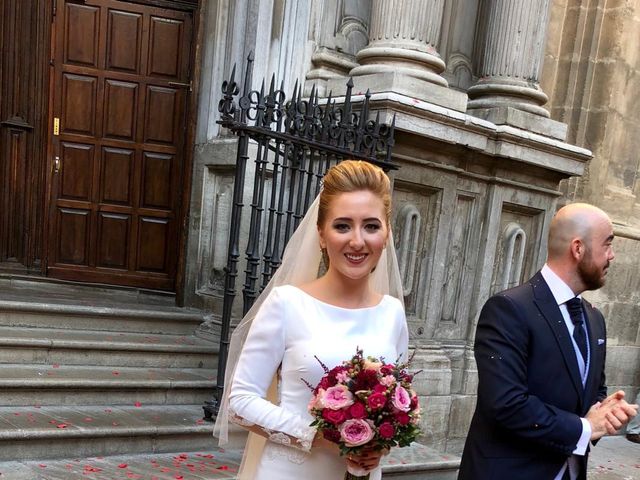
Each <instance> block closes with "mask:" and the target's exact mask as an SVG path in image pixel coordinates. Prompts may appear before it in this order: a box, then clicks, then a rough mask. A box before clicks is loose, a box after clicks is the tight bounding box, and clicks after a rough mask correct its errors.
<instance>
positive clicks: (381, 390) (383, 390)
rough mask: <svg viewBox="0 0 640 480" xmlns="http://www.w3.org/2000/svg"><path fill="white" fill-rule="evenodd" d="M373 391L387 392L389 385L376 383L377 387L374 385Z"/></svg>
mask: <svg viewBox="0 0 640 480" xmlns="http://www.w3.org/2000/svg"><path fill="white" fill-rule="evenodd" d="M373 391H374V392H375V393H387V387H385V386H384V385H382V384H381V383H379V384H378V385H376V386H375V387H373Z"/></svg>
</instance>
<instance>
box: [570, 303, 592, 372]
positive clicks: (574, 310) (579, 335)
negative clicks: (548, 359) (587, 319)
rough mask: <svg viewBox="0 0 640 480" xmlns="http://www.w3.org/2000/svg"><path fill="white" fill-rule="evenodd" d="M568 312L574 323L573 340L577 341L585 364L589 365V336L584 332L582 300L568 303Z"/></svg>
mask: <svg viewBox="0 0 640 480" xmlns="http://www.w3.org/2000/svg"><path fill="white" fill-rule="evenodd" d="M566 305H567V310H569V316H570V317H571V321H572V322H573V326H574V328H573V339H574V340H575V341H576V344H577V345H578V348H579V349H580V353H582V359H583V360H584V363H585V364H586V363H587V335H586V334H585V332H584V328H583V326H582V324H583V320H582V300H580V299H579V298H577V297H574V298H572V299H571V300H569V301H568V302H567V303H566Z"/></svg>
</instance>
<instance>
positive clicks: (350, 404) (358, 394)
mask: <svg viewBox="0 0 640 480" xmlns="http://www.w3.org/2000/svg"><path fill="white" fill-rule="evenodd" d="M316 359H317V357H316ZM318 361H319V362H320V365H322V368H323V369H324V371H325V375H324V376H323V377H322V379H321V380H320V383H319V384H318V385H317V386H316V387H315V388H314V387H313V386H311V385H309V384H307V385H308V386H309V387H310V388H312V389H313V397H312V399H311V401H310V402H309V412H310V413H311V415H312V416H313V417H314V418H315V420H314V422H313V423H312V424H311V425H312V426H317V427H318V430H319V431H320V432H322V435H323V436H324V437H325V438H326V439H327V440H330V441H332V442H334V443H337V444H338V446H339V447H340V452H341V454H343V455H348V454H360V453H361V452H362V451H363V450H364V449H371V448H373V449H379V450H383V449H389V448H391V447H395V446H400V447H406V446H407V445H409V444H410V443H411V442H413V441H414V440H415V439H416V437H417V436H418V434H419V433H420V429H419V428H418V423H419V420H420V406H419V405H418V396H417V395H416V393H415V392H414V391H413V390H412V388H411V381H412V380H413V375H410V374H409V373H408V372H407V367H408V363H396V364H390V363H385V361H384V359H383V358H380V359H377V358H373V357H367V358H365V357H364V356H363V352H362V350H360V349H357V350H356V354H355V355H354V356H353V358H351V360H347V361H345V362H343V363H342V365H338V366H337V367H335V368H333V369H331V370H330V369H328V368H327V367H326V365H324V364H323V363H322V362H321V361H320V360H319V359H318ZM357 473H362V472H353V473H352V472H349V471H347V474H346V476H345V480H349V479H368V478H369V475H368V474H365V475H360V476H358V475H357Z"/></svg>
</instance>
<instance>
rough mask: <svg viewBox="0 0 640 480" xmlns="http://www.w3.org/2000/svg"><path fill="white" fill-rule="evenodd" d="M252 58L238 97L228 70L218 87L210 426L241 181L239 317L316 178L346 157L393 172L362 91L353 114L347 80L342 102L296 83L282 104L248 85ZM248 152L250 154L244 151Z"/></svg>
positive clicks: (279, 96)
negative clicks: (230, 150) (226, 167)
mask: <svg viewBox="0 0 640 480" xmlns="http://www.w3.org/2000/svg"><path fill="white" fill-rule="evenodd" d="M252 70H253V53H251V54H250V55H249V57H248V58H247V68H246V72H245V78H244V84H243V87H242V93H240V86H239V85H238V83H237V82H236V79H235V76H236V73H235V72H236V68H235V67H234V68H233V70H232V72H231V76H230V78H229V79H228V80H226V81H225V82H224V83H223V85H222V93H223V97H222V99H221V100H220V103H219V105H218V110H219V112H220V114H221V117H220V120H219V121H218V123H219V124H220V125H222V126H223V127H225V128H227V129H229V130H230V131H231V132H233V133H234V134H236V135H237V136H238V149H237V156H236V170H235V178H234V186H233V203H232V210H231V220H230V227H231V230H230V234H229V246H228V253H227V265H226V268H225V282H224V301H223V307H222V327H221V333H220V353H219V358H218V375H217V384H216V391H215V397H214V399H213V400H212V401H207V402H205V405H204V407H203V408H204V411H205V419H206V420H212V417H213V416H215V415H216V413H217V409H218V401H219V399H220V398H221V397H222V391H223V389H224V371H225V368H226V361H227V355H228V351H229V338H230V333H231V319H232V310H233V303H234V300H235V297H236V279H237V277H238V267H239V264H240V250H241V248H240V243H241V240H242V239H241V235H240V225H241V218H242V212H243V208H244V204H243V197H244V196H245V190H246V187H245V182H246V181H247V180H249V181H250V182H251V181H252V182H253V185H252V186H250V188H251V191H250V193H249V195H250V197H251V205H250V215H251V219H250V223H249V233H248V237H247V238H246V248H245V255H246V268H245V271H244V274H245V275H244V284H243V288H242V295H243V308H242V314H243V315H244V314H245V313H246V312H247V311H248V310H249V308H251V305H252V304H253V302H254V301H255V299H256V297H257V296H258V295H259V293H260V291H261V290H262V289H263V288H264V287H265V286H266V285H267V283H268V282H269V280H270V278H271V276H272V275H273V273H274V272H275V270H276V269H277V268H278V266H279V265H280V262H281V259H282V254H283V251H284V247H285V246H286V244H287V241H288V240H289V238H290V237H291V234H292V233H293V231H294V230H295V228H296V227H297V226H298V223H299V221H300V219H301V218H302V217H303V216H304V214H305V212H306V211H307V209H308V207H309V205H310V204H311V202H312V201H313V199H314V198H315V196H316V195H317V194H318V192H319V190H320V184H321V179H322V177H323V175H324V173H325V172H326V171H327V170H328V169H329V167H331V166H332V165H335V164H336V163H338V162H340V161H341V160H344V159H348V158H353V159H361V160H366V161H368V162H371V163H374V164H376V165H379V166H380V167H382V168H383V169H384V170H386V171H388V170H390V169H395V168H397V166H396V165H394V164H393V163H392V162H391V149H392V147H393V144H394V140H393V134H394V125H395V116H394V119H393V121H392V123H391V125H390V126H389V125H385V124H382V123H380V121H379V120H380V118H379V113H378V114H377V115H376V118H375V119H373V120H372V119H370V118H369V116H370V112H369V100H370V97H371V95H370V93H369V91H367V92H366V93H365V94H364V95H363V96H359V101H358V102H357V105H358V106H359V107H360V108H359V109H354V105H353V104H352V101H353V98H352V90H353V82H352V81H351V80H349V81H348V82H347V84H346V86H347V90H346V94H345V95H344V96H341V97H339V98H332V96H331V94H329V96H328V98H327V99H322V100H321V99H319V98H318V94H317V91H316V89H315V87H314V88H312V90H311V94H310V96H309V97H308V98H305V97H303V95H302V86H301V85H298V83H296V86H295V87H294V90H293V94H292V95H291V97H290V100H287V98H286V95H285V92H284V91H283V87H282V85H281V86H280V88H276V82H275V77H274V76H272V77H271V82H270V85H269V88H268V90H265V82H264V80H263V81H262V87H261V89H260V90H259V91H257V90H250V88H251V85H252ZM250 147H251V148H250ZM250 150H251V152H252V153H253V157H254V158H253V162H254V168H251V169H249V170H250V173H251V174H252V175H253V178H252V179H247V170H248V168H247V167H248V162H249V152H250Z"/></svg>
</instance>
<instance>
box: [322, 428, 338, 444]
mask: <svg viewBox="0 0 640 480" xmlns="http://www.w3.org/2000/svg"><path fill="white" fill-rule="evenodd" d="M322 436H323V437H324V438H326V439H327V440H329V441H330V442H333V443H338V442H339V441H340V432H339V431H338V430H333V429H332V428H325V429H324V430H322Z"/></svg>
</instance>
